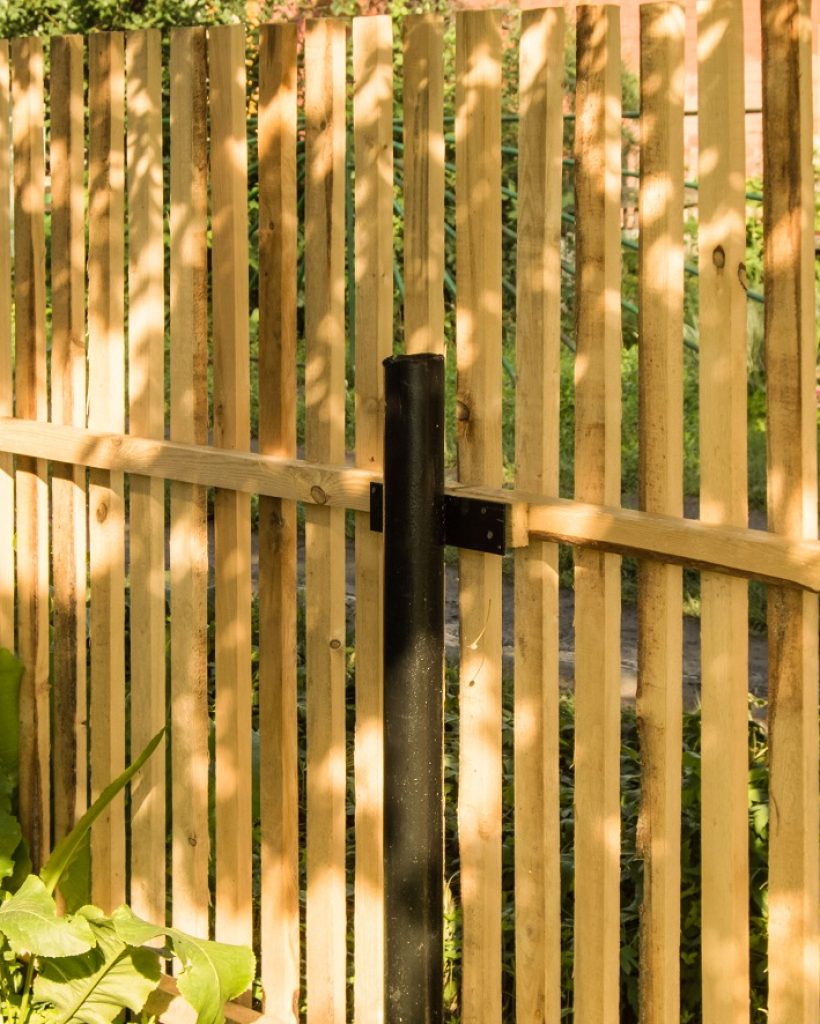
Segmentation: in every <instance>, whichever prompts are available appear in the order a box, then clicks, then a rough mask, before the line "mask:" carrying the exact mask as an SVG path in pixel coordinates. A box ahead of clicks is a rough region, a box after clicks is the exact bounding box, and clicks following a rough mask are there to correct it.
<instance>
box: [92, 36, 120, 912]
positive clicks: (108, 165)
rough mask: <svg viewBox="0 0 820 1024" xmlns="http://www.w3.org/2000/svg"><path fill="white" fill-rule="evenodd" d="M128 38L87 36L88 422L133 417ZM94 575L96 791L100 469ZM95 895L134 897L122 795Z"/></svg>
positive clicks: (114, 724) (103, 691) (103, 717)
mask: <svg viewBox="0 0 820 1024" xmlns="http://www.w3.org/2000/svg"><path fill="white" fill-rule="evenodd" d="M124 71H125V69H124V40H123V36H122V34H120V33H99V34H95V35H92V36H90V37H89V42H88V95H89V107H90V110H91V114H90V119H89V139H88V190H89V198H88V426H89V427H90V428H91V429H92V430H112V429H113V430H116V431H117V432H119V433H122V432H123V430H124V426H125V414H124V411H125V340H124V287H125V272H124V261H125V253H124V234H125V214H124V206H125V146H124V115H125V79H124ZM88 520H89V567H90V579H91V611H90V627H91V636H93V638H94V640H93V643H92V644H91V681H90V686H91V698H90V707H91V715H90V726H91V799H92V800H94V799H96V798H97V797H98V796H99V794H100V793H101V792H102V790H103V788H104V787H105V786H106V785H108V783H109V782H110V781H111V780H112V779H113V778H114V777H115V776H117V775H119V774H120V772H121V771H122V770H123V768H124V766H125V650H124V635H125V507H124V484H123V474H122V473H121V472H120V471H113V472H108V471H106V470H92V471H91V474H90V476H89V489H88ZM91 859H92V880H91V895H92V899H93V902H94V903H95V904H97V905H98V906H101V907H103V908H105V909H107V910H113V908H114V907H116V906H118V905H119V904H120V903H122V902H123V900H124V899H125V866H126V865H125V806H124V798H123V797H122V796H121V797H119V798H118V799H117V800H115V801H114V802H113V803H112V804H111V805H110V806H109V807H108V809H107V810H106V811H104V812H103V814H102V815H101V816H100V817H99V818H98V819H97V822H96V824H95V825H94V827H93V829H92V831H91Z"/></svg>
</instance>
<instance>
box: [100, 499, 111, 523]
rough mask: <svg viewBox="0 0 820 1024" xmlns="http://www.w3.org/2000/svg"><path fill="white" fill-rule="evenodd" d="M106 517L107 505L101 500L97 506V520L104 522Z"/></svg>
mask: <svg viewBox="0 0 820 1024" xmlns="http://www.w3.org/2000/svg"><path fill="white" fill-rule="evenodd" d="M107 518H108V505H106V503H105V502H104V501H103V502H101V503H100V504H99V505H98V506H97V522H98V523H104V522H105V521H106V519H107Z"/></svg>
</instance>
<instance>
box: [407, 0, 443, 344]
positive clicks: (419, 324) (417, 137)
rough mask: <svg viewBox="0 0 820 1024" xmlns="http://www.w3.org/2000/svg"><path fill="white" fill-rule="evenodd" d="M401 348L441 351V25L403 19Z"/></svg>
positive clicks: (430, 18) (431, 18) (429, 19)
mask: <svg viewBox="0 0 820 1024" xmlns="http://www.w3.org/2000/svg"><path fill="white" fill-rule="evenodd" d="M403 31H404V37H403V49H404V82H403V86H402V88H403V93H402V95H403V104H404V164H403V170H404V343H405V351H406V352H407V353H408V354H412V353H414V352H438V353H443V352H444V123H443V121H444V57H443V52H444V51H443V47H444V42H443V40H444V22H443V20H442V19H441V18H440V17H439V16H437V15H433V14H414V15H410V16H408V17H407V18H405V20H404V27H403Z"/></svg>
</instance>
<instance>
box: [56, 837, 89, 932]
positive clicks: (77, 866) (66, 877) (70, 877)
mask: <svg viewBox="0 0 820 1024" xmlns="http://www.w3.org/2000/svg"><path fill="white" fill-rule="evenodd" d="M58 889H59V890H60V895H61V896H62V897H63V902H64V903H65V908H66V910H67V911H68V912H69V913H70V914H73V913H75V912H76V911H77V910H79V909H80V907H84V906H85V905H86V904H87V903H89V902H90V900H91V833H90V832H86V833H85V835H84V836H83V838H82V841H81V843H80V845H79V846H78V847H77V850H76V852H75V854H74V856H73V857H72V859H71V860H70V861H69V862H68V865H67V867H66V868H65V870H64V871H63V873H62V876H61V877H60V883H59V885H58Z"/></svg>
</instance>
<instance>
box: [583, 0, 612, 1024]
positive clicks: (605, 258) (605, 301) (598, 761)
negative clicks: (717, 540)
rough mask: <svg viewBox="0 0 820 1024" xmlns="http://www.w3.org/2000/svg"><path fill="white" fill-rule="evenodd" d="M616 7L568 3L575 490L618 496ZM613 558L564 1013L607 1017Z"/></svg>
mask: <svg viewBox="0 0 820 1024" xmlns="http://www.w3.org/2000/svg"><path fill="white" fill-rule="evenodd" d="M618 15H619V10H618V8H616V7H612V6H591V5H590V6H587V5H580V6H579V7H578V26H577V48H578V56H577V68H578V78H577V88H576V94H575V212H576V219H577V225H576V268H577V269H576V300H575V301H576V310H575V317H576V344H577V351H576V356H575V495H576V498H578V500H580V501H590V502H598V503H602V504H605V505H619V504H620V501H621V497H620V489H621V473H620V467H621V447H620V410H621V389H620V351H621V319H620V287H621V276H620V199H621V121H620V113H621V81H620V66H621V65H620V25H619V20H618ZM620 568H621V560H620V558H619V557H618V556H617V555H611V554H602V553H601V552H598V551H595V550H592V549H589V548H579V549H577V550H576V552H575V1021H576V1024H612V1022H615V1021H617V1020H618V972H619V929H620V920H619V902H620V900H619V885H620V794H619V774H620V717H621V706H620V705H621V686H620V684H621V660H620V617H621V616H620V602H621V597H620Z"/></svg>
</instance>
